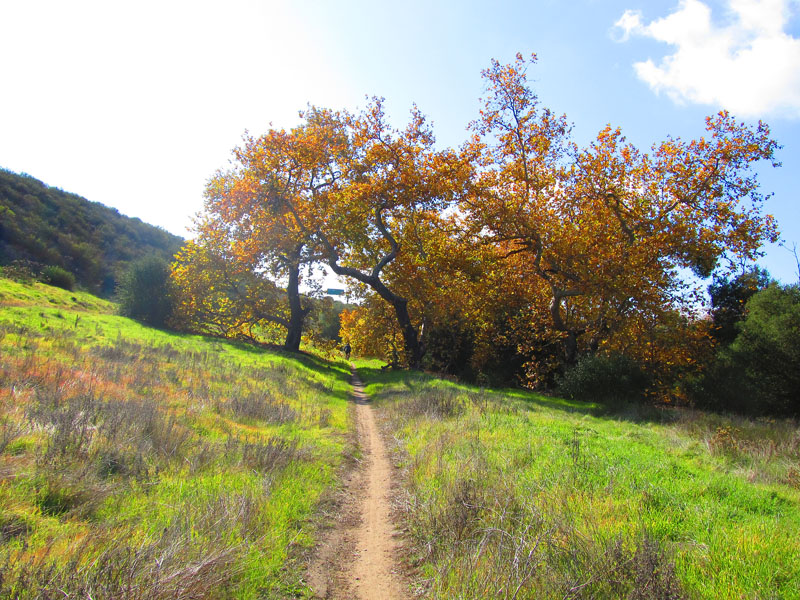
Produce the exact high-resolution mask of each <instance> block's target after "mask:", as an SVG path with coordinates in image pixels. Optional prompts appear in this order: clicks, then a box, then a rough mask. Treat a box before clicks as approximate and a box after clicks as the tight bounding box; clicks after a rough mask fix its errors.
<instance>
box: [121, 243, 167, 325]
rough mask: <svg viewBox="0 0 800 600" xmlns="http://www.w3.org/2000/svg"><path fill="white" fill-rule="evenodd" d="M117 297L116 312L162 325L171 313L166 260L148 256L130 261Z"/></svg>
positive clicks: (148, 322)
mask: <svg viewBox="0 0 800 600" xmlns="http://www.w3.org/2000/svg"><path fill="white" fill-rule="evenodd" d="M117 299H118V301H119V312H120V314H122V315H124V316H126V317H131V318H134V319H137V320H139V321H142V322H144V323H147V324H148V325H153V326H155V327H164V326H165V325H166V323H167V319H169V317H170V315H171V314H172V299H171V296H170V279H169V264H168V263H167V261H165V260H164V259H163V258H159V257H157V256H148V257H145V258H142V259H139V260H137V261H134V262H132V263H131V264H130V266H129V267H128V270H127V271H126V272H125V273H124V274H123V276H122V281H121V283H120V286H119V289H118V290H117Z"/></svg>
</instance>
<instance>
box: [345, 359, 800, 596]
mask: <svg viewBox="0 0 800 600" xmlns="http://www.w3.org/2000/svg"><path fill="white" fill-rule="evenodd" d="M361 366H362V368H361V369H360V372H361V375H362V378H363V379H364V381H365V384H366V391H367V392H368V393H369V394H371V395H372V397H373V398H374V400H375V402H376V405H377V406H378V407H379V408H380V411H381V413H382V414H383V415H384V416H385V417H386V419H387V420H388V422H389V424H390V427H391V429H392V430H393V434H394V437H395V438H396V439H397V440H398V447H399V449H398V454H397V455H398V459H399V460H400V461H401V464H402V465H403V467H404V471H405V477H404V479H405V484H404V485H405V488H404V497H403V498H402V503H403V506H404V514H405V518H406V520H407V524H406V526H407V527H408V530H409V535H410V538H411V542H412V546H413V552H414V561H415V564H416V566H417V572H418V577H417V580H418V586H419V587H420V588H421V589H422V590H425V591H426V592H427V595H429V596H430V597H436V598H461V597H469V598H512V597H513V598H605V597H635V598H679V597H691V598H798V597H800V490H798V488H799V487H800V480H799V479H798V477H797V473H798V469H800V428H798V425H797V423H795V422H791V421H784V422H768V421H748V420H745V419H737V418H732V417H723V416H716V415H708V414H703V413H697V412H681V411H659V412H656V411H650V412H648V411H644V414H642V411H641V410H638V409H632V410H630V411H628V413H627V414H621V415H620V414H616V415H605V416H604V415H602V414H601V410H600V409H601V407H600V406H598V405H593V404H582V403H578V402H566V401H563V400H560V399H556V398H548V397H543V396H540V395H537V394H533V393H528V392H521V391H518V390H515V391H511V390H506V391H488V390H481V389H477V388H471V387H468V386H461V385H457V384H454V383H451V382H447V381H442V380H437V379H435V378H432V377H428V376H426V375H419V374H407V373H399V372H389V373H384V372H381V371H380V369H378V368H376V366H375V365H372V364H368V363H364V364H363V365H361Z"/></svg>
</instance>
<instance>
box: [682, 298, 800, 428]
mask: <svg viewBox="0 0 800 600" xmlns="http://www.w3.org/2000/svg"><path fill="white" fill-rule="evenodd" d="M737 329H738V335H737V336H736V339H735V340H734V341H733V343H732V344H731V345H730V346H729V347H727V348H722V350H720V352H719V353H718V354H717V356H716V358H715V360H714V362H713V363H712V364H711V365H710V366H709V368H708V369H707V371H706V373H705V374H704V376H703V377H702V378H700V379H699V380H698V381H697V382H695V383H694V385H693V386H692V388H691V395H692V398H693V400H694V401H695V403H696V404H698V405H699V406H703V407H705V408H711V409H714V410H723V411H732V412H737V413H746V414H753V415H766V414H770V415H781V416H792V415H798V414H800V288H798V287H797V286H785V287H783V286H779V285H775V284H773V285H770V286H769V287H768V288H766V289H764V290H761V291H759V292H757V293H756V294H754V295H753V297H752V298H751V299H750V300H749V301H748V302H747V307H746V316H745V318H744V320H743V321H740V322H739V323H738V324H737Z"/></svg>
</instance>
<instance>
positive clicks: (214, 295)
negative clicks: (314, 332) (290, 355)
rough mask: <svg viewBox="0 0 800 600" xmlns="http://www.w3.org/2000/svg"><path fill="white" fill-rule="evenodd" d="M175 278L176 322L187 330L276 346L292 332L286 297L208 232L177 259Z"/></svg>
mask: <svg viewBox="0 0 800 600" xmlns="http://www.w3.org/2000/svg"><path fill="white" fill-rule="evenodd" d="M215 242H221V243H216V244H215ZM171 276H172V281H173V283H174V284H175V285H174V286H173V287H174V290H175V291H174V295H175V303H174V304H175V306H174V309H173V317H172V318H173V321H174V324H175V325H176V326H177V327H179V328H180V329H182V330H188V331H195V332H199V333H209V334H211V335H217V336H222V337H228V338H234V339H246V340H249V341H272V339H273V337H274V336H275V335H276V334H277V333H278V331H280V330H282V329H288V327H289V307H288V304H287V302H286V294H285V292H283V291H282V290H281V289H279V288H278V287H277V286H276V285H275V283H274V282H273V281H271V280H270V279H268V278H267V277H266V276H265V275H263V274H262V273H260V272H258V271H256V270H254V269H252V268H250V267H249V266H248V265H247V264H246V263H243V262H242V261H240V260H239V259H238V258H237V257H236V256H235V255H234V254H233V253H232V252H231V251H230V247H229V245H228V244H227V243H226V242H225V241H224V238H223V239H219V238H214V237H213V236H209V235H208V234H207V233H206V235H204V236H200V237H198V238H196V239H194V240H190V241H188V242H187V243H186V244H185V245H184V246H183V248H181V250H180V251H179V252H178V254H177V255H176V256H175V262H174V263H173V264H172V273H171Z"/></svg>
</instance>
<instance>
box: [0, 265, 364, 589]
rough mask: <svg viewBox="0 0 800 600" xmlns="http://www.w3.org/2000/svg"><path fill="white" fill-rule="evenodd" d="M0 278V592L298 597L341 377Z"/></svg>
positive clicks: (339, 418)
mask: <svg viewBox="0 0 800 600" xmlns="http://www.w3.org/2000/svg"><path fill="white" fill-rule="evenodd" d="M112 310H113V305H111V304H110V303H105V302H103V301H100V300H97V299H95V298H92V297H91V296H88V295H86V294H82V293H80V292H67V291H63V290H58V289H54V288H51V287H45V286H40V285H38V284H34V285H21V284H18V283H13V282H10V281H7V280H2V279H0V344H2V346H1V348H2V350H1V351H0V597H13V598H65V597H66V598H87V597H92V598H201V597H203V598H205V597H214V598H234V597H235V598H259V597H264V596H269V597H280V596H291V597H295V596H296V595H298V594H299V595H303V594H307V593H308V590H307V588H306V587H305V585H304V583H303V581H302V572H301V568H300V565H299V563H298V561H297V559H298V558H299V557H300V555H301V553H302V552H303V551H305V549H307V548H308V547H309V546H310V545H311V544H312V542H313V539H312V533H313V531H312V529H311V526H310V524H309V519H310V517H311V515H312V514H313V511H314V508H315V506H316V503H317V502H318V501H319V499H320V497H321V495H322V494H324V492H325V490H326V489H327V488H328V487H330V486H331V485H332V484H333V483H334V479H335V469H336V467H337V465H338V464H339V462H340V457H341V455H342V450H343V449H344V445H345V443H346V435H345V434H346V431H347V428H348V416H347V397H348V391H349V386H348V375H349V373H348V370H347V368H346V365H344V364H342V363H330V362H325V361H321V360H319V359H316V358H314V357H311V356H308V357H301V358H297V357H292V356H285V355H281V354H278V353H275V352H270V351H266V350H263V349H260V348H256V347H250V346H246V345H239V344H230V343H226V342H221V341H218V340H211V339H204V338H201V337H197V336H183V335H172V334H169V333H166V332H163V331H158V330H153V329H148V328H146V327H142V326H140V325H138V324H137V323H135V322H133V321H130V320H128V319H124V318H121V317H117V316H114V315H113V314H111V312H112Z"/></svg>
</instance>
